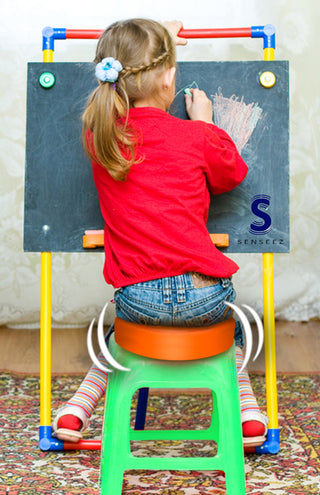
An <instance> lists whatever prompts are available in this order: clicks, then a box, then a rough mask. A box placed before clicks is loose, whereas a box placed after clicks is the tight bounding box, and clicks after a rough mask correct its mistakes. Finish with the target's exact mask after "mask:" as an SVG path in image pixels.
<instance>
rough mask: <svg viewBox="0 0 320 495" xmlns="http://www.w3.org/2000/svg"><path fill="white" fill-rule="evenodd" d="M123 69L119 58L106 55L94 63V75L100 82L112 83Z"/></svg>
mask: <svg viewBox="0 0 320 495" xmlns="http://www.w3.org/2000/svg"><path fill="white" fill-rule="evenodd" d="M122 69H123V67H122V65H121V64H120V62H119V60H116V59H114V58H113V57H107V58H104V59H102V60H101V62H99V63H98V64H97V65H96V77H97V78H98V79H99V80H100V81H102V82H106V81H107V82H110V83H114V82H115V81H116V80H117V79H118V75H119V72H121V71H122Z"/></svg>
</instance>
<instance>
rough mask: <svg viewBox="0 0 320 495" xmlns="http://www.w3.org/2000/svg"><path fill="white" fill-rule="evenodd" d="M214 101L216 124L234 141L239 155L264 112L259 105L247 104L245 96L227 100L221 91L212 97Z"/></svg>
mask: <svg viewBox="0 0 320 495" xmlns="http://www.w3.org/2000/svg"><path fill="white" fill-rule="evenodd" d="M211 98H212V100H213V113H214V123H215V124H216V125H217V126H218V127H220V128H221V129H223V130H224V131H226V132H227V133H228V134H229V136H230V137H231V138H232V140H233V141H234V143H235V145H236V147H237V149H238V151H239V153H241V151H242V150H243V148H244V147H245V145H246V144H247V142H248V141H249V139H250V136H251V134H252V133H253V131H254V129H255V127H256V125H257V123H258V121H259V120H260V119H261V118H262V113H263V110H262V108H260V107H259V105H258V104H257V103H249V104H246V103H245V102H244V101H243V96H242V98H241V99H240V100H239V97H237V96H235V95H232V96H231V97H230V98H226V97H224V96H223V94H222V93H221V90H219V92H218V93H216V94H215V95H211Z"/></svg>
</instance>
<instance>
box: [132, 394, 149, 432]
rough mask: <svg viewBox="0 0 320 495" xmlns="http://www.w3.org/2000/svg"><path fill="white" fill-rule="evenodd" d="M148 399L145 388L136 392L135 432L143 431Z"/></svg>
mask: <svg viewBox="0 0 320 495" xmlns="http://www.w3.org/2000/svg"><path fill="white" fill-rule="evenodd" d="M148 397H149V389H148V388H147V387H144V388H140V389H139V392H138V403H137V413H136V420H135V424H134V429H135V430H144V425H145V422H146V414H147V407H148Z"/></svg>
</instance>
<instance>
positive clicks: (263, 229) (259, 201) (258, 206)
mask: <svg viewBox="0 0 320 495" xmlns="http://www.w3.org/2000/svg"><path fill="white" fill-rule="evenodd" d="M252 199H253V201H252V203H251V211H252V213H253V214H254V215H255V216H256V217H258V218H259V220H254V222H252V223H251V224H250V229H249V232H250V233H251V234H255V235H263V234H266V233H267V232H269V231H270V230H271V217H270V215H268V213H267V212H266V211H267V210H268V208H269V206H270V199H271V198H270V196H267V195H266V194H258V195H257V196H254V197H253V198H252Z"/></svg>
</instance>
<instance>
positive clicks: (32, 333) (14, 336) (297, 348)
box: [0, 320, 320, 373]
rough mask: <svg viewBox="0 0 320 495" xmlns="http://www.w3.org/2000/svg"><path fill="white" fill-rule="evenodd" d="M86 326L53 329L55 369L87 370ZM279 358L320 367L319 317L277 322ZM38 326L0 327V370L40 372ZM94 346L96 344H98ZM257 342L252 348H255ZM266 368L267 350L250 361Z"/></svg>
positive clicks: (292, 367)
mask: <svg viewBox="0 0 320 495" xmlns="http://www.w3.org/2000/svg"><path fill="white" fill-rule="evenodd" d="M86 334H87V328H75V329H52V372H53V373H85V372H86V371H87V370H88V369H89V367H90V365H91V360H90V357H89V356H88V351H87V346H86ZM276 341H277V349H276V362H277V370H278V371H282V372H319V371H320V321H319V320H314V321H313V320H312V321H309V322H308V323H300V322H285V321H278V322H276ZM39 348H40V345H39V330H20V329H19V330H17V329H9V328H6V327H0V370H10V371H15V372H20V373H21V372H22V373H39ZM95 348H97V346H96V345H95ZM255 349H256V344H255V342H254V345H253V350H254V352H255ZM249 370H251V371H263V370H264V353H263V352H262V353H261V355H260V357H259V358H258V359H257V360H256V361H255V362H254V363H253V362H251V363H250V364H249Z"/></svg>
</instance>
